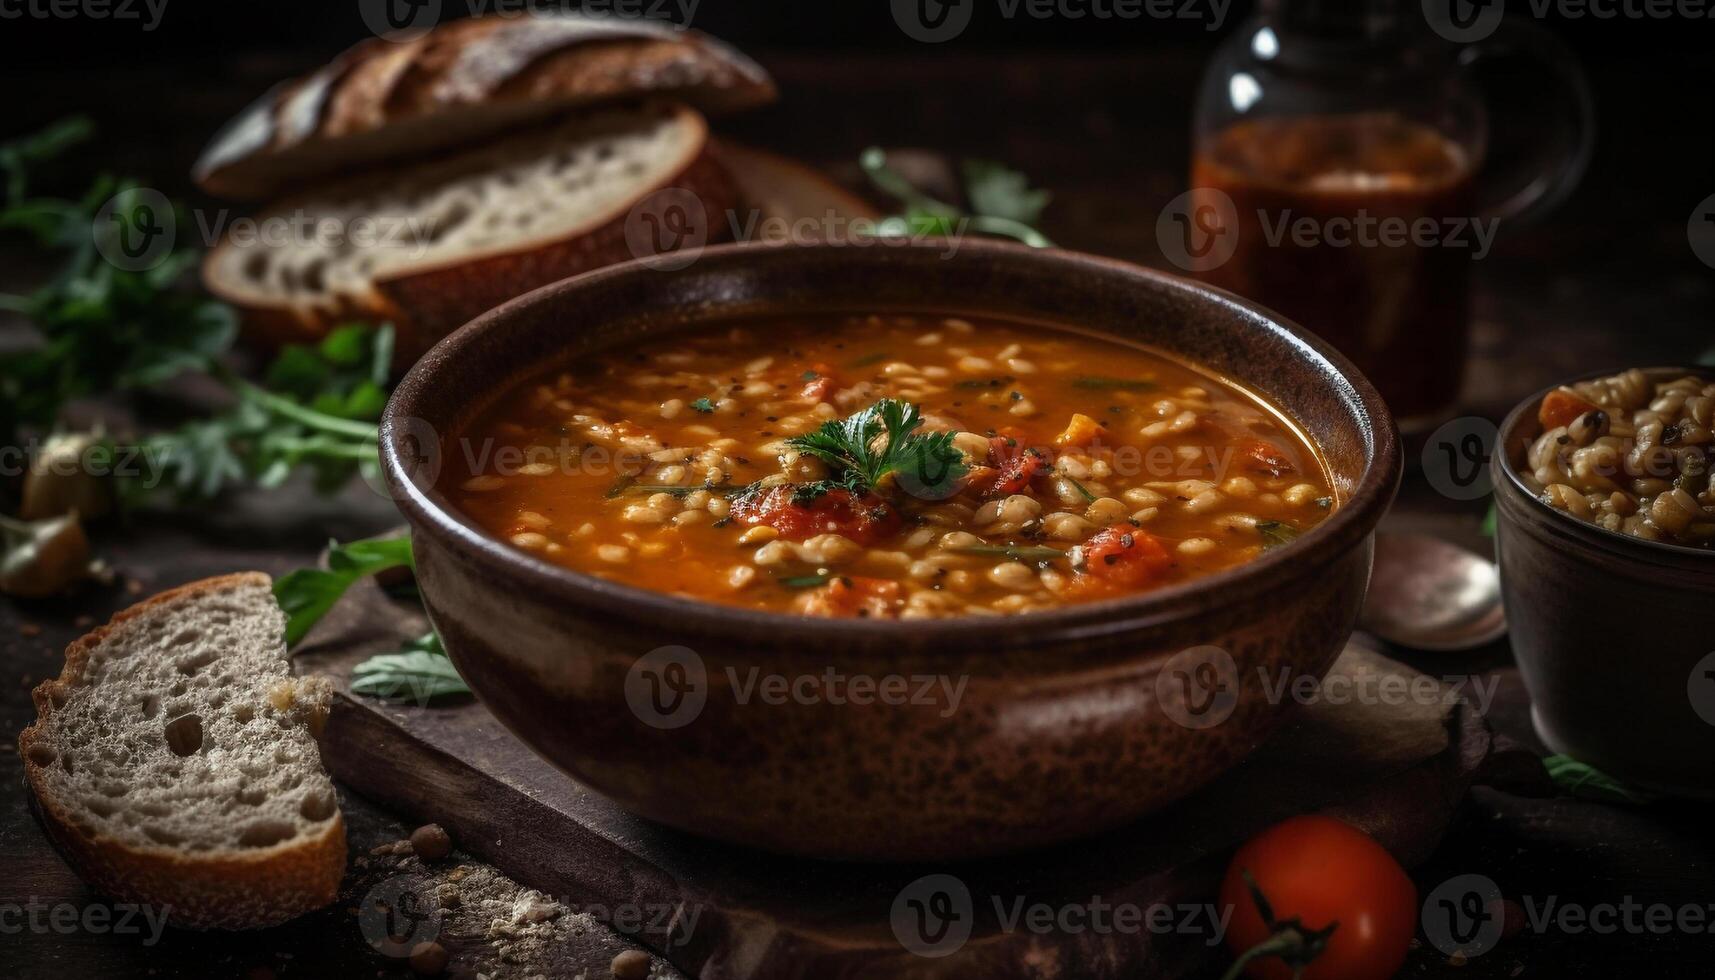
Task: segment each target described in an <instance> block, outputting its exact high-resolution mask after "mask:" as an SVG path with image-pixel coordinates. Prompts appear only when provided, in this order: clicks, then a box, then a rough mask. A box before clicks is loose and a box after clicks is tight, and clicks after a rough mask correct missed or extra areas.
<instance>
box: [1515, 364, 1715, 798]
mask: <svg viewBox="0 0 1715 980" xmlns="http://www.w3.org/2000/svg"><path fill="white" fill-rule="evenodd" d="M1612 373H1614V372H1612V371H1604V372H1601V373H1599V374H1594V375H1588V376H1587V377H1602V376H1604V375H1608V374H1612ZM1647 373H1648V374H1649V375H1650V376H1651V377H1652V378H1655V379H1658V380H1664V379H1669V378H1682V377H1685V376H1686V375H1688V374H1690V375H1700V376H1703V377H1710V376H1711V375H1712V374H1715V372H1712V371H1711V370H1710V369H1709V368H1652V369H1650V370H1649V371H1648V372H1647ZM1574 380H1585V379H1583V378H1579V379H1574ZM1555 387H1558V386H1555ZM1552 390H1554V389H1553V387H1550V388H1547V389H1544V390H1543V391H1540V392H1537V393H1536V394H1535V395H1532V396H1531V397H1530V398H1528V399H1526V400H1525V401H1524V402H1523V403H1522V404H1520V405H1519V406H1518V407H1517V408H1515V409H1514V410H1513V411H1512V413H1511V414H1509V415H1508V416H1507V418H1506V421H1505V422H1503V423H1502V424H1501V431H1500V442H1499V445H1500V451H1499V452H1497V453H1496V454H1495V458H1494V469H1495V479H1494V484H1495V513H1496V522H1495V551H1496V555H1497V557H1498V559H1499V561H1500V566H1501V597H1502V601H1503V602H1505V604H1506V610H1507V625H1508V628H1509V629H1510V631H1511V633H1512V645H1513V650H1514V652H1515V654H1516V655H1517V657H1518V664H1519V671H1520V672H1521V673H1522V674H1523V675H1524V681H1525V685H1526V687H1528V688H1529V689H1530V697H1531V719H1532V721H1533V722H1534V724H1535V727H1536V731H1537V734H1538V735H1539V736H1540V737H1541V738H1542V740H1543V742H1545V743H1546V744H1547V745H1548V746H1549V747H1550V748H1551V749H1553V750H1554V751H1556V752H1561V753H1565V754H1567V755H1570V756H1572V757H1573V758H1575V759H1577V760H1579V761H1580V762H1584V763H1587V764H1589V765H1592V766H1595V767H1596V768H1597V769H1600V770H1602V771H1603V772H1606V773H1608V774H1609V775H1611V776H1614V777H1616V778H1619V779H1621V780H1624V781H1626V782H1629V783H1631V784H1633V785H1635V786H1639V787H1642V788H1649V789H1659V790H1664V791H1667V792H1671V793H1676V794H1682V795H1694V796H1702V797H1710V796H1715V628H1711V622H1712V620H1711V618H1710V611H1709V605H1710V601H1711V600H1712V599H1715V553H1711V552H1709V551H1705V550H1701V549H1697V548H1686V547H1682V546H1678V545H1671V544H1661V543H1659V542H1655V541H1648V540H1645V539H1643V538H1635V537H1631V536H1629V535H1624V534H1617V533H1614V532H1612V531H1608V530H1605V529H1603V528H1600V527H1597V526H1596V525H1594V524H1591V523H1588V522H1586V521H1581V520H1579V519H1577V518H1575V517H1573V516H1571V515H1569V514H1567V513H1565V512H1564V511H1560V510H1556V509H1555V508H1553V507H1550V506H1548V505H1547V504H1545V503H1543V502H1542V501H1541V500H1539V499H1537V497H1536V493H1535V491H1534V490H1533V489H1532V488H1531V486H1530V485H1529V484H1527V483H1526V482H1525V478H1524V475H1523V474H1524V473H1525V472H1527V471H1528V470H1527V464H1526V463H1525V454H1526V451H1527V450H1528V449H1529V447H1530V444H1531V443H1532V442H1534V441H1535V440H1536V437H1537V436H1539V435H1541V434H1542V426H1541V425H1540V424H1539V423H1538V422H1537V420H1536V413H1537V408H1538V406H1540V405H1541V403H1542V399H1543V396H1544V395H1546V394H1548V392H1549V391H1552Z"/></svg>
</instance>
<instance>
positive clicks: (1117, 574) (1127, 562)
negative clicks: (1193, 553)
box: [1084, 524, 1173, 589]
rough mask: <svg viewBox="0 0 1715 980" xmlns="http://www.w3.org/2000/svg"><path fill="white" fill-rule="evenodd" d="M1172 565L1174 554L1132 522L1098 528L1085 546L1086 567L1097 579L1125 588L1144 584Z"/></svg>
mask: <svg viewBox="0 0 1715 980" xmlns="http://www.w3.org/2000/svg"><path fill="white" fill-rule="evenodd" d="M1172 566H1173V556H1172V555H1169V554H1168V553H1167V549H1166V548H1164V547H1162V546H1161V542H1160V541H1158V540H1156V538H1155V536H1154V535H1152V534H1150V533H1149V532H1148V531H1145V530H1143V529H1142V528H1139V527H1133V526H1132V525H1130V524H1115V525H1113V526H1112V527H1105V528H1102V529H1101V530H1100V531H1097V532H1096V533H1095V535H1094V536H1093V537H1091V538H1090V540H1089V541H1088V542H1087V543H1085V545H1084V570H1085V571H1086V572H1088V573H1089V574H1090V575H1091V576H1092V577H1093V578H1095V579H1096V580H1098V581H1102V582H1107V583H1110V584H1112V585H1118V586H1122V587H1124V588H1128V589H1130V588H1136V587H1138V586H1140V585H1145V584H1147V583H1149V582H1150V581H1151V580H1153V579H1155V578H1156V577H1158V576H1160V575H1161V573H1163V572H1165V571H1167V570H1168V569H1169V568H1171V567H1172Z"/></svg>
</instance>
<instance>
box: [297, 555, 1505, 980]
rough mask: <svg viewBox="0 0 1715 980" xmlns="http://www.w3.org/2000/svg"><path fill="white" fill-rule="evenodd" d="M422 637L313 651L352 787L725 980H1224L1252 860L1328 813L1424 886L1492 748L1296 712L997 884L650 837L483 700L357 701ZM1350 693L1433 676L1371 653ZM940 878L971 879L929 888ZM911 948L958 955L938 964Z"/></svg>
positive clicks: (355, 598)
mask: <svg viewBox="0 0 1715 980" xmlns="http://www.w3.org/2000/svg"><path fill="white" fill-rule="evenodd" d="M425 629H426V621H425V620H424V619H423V616H422V613H421V610H420V609H419V608H417V607H416V606H414V605H412V604H408V603H400V602H396V601H394V600H392V599H390V598H388V597H387V596H386V595H384V594H383V593H382V592H381V591H380V590H379V589H377V588H375V587H374V586H373V585H370V584H368V583H364V584H363V585H362V586H361V587H359V588H357V589H354V590H353V592H352V594H351V595H350V596H349V597H348V599H347V600H346V601H345V602H343V603H342V604H341V605H340V606H339V607H338V608H337V609H336V610H335V612H334V613H333V614H332V615H330V616H329V618H328V619H327V620H326V621H324V622H323V623H322V624H321V625H319V626H318V627H317V629H316V631H315V632H314V633H312V634H311V636H310V638H309V640H308V642H307V643H306V644H305V645H304V646H303V647H302V648H301V652H300V653H299V654H298V656H297V658H296V663H297V666H298V669H299V670H300V671H316V672H323V673H327V674H330V675H332V676H333V677H334V678H335V679H336V680H337V681H338V683H339V687H340V692H341V696H340V699H339V701H338V703H337V704H336V707H335V710H334V712H333V714H332V717H331V718H330V720H329V724H328V728H327V732H326V738H325V740H324V752H325V755H326V761H327V764H328V766H329V768H330V769H331V770H332V772H333V773H334V775H335V777H336V778H337V779H338V780H339V781H340V782H341V783H342V784H344V786H346V787H347V788H349V789H351V790H354V791H356V792H358V793H361V794H363V795H364V796H366V797H369V798H371V799H373V800H375V801H376V802H378V803H381V804H383V805H385V806H387V807H390V808H393V809H395V810H398V811H400V812H401V813H403V814H406V815H408V816H410V817H412V818H414V819H417V820H421V821H424V822H429V821H434V822H437V823H440V824H441V825H442V826H444V827H446V828H447V829H448V830H449V831H450V832H451V833H452V835H453V837H454V839H455V840H456V841H457V842H458V844H459V845H460V846H461V847H463V848H464V849H466V850H468V851H470V852H471V853H473V854H475V855H477V856H479V857H481V858H482V859H483V860H485V861H488V862H489V863H491V864H493V865H495V866H496V867H498V868H499V869H500V870H502V871H503V872H505V873H506V874H508V875H510V876H512V877H513V878H516V879H517V880H519V881H521V882H523V883H525V884H527V885H530V886H531V887H534V888H537V889H540V890H541V891H544V892H547V893H548V894H550V895H552V896H554V897H556V898H558V899H560V900H562V901H564V902H566V903H567V904H569V905H571V906H572V907H573V908H574V909H583V910H588V911H591V912H592V913H594V914H595V915H596V917H597V918H598V919H599V920H602V921H606V922H608V923H610V924H611V925H612V926H613V927H614V928H616V929H618V930H619V931H621V932H624V933H627V934H628V935H631V936H632V937H633V938H635V939H636V940H637V941H639V942H641V943H642V944H644V945H646V946H649V947H651V948H653V949H655V950H656V951H657V952H659V953H660V954H661V955H662V956H664V957H666V958H667V959H668V960H670V961H671V962H673V963H674V964H675V965H676V966H678V967H679V968H680V969H682V970H684V971H685V973H686V974H688V975H691V976H700V977H704V978H708V980H724V978H758V980H765V978H776V977H781V978H785V977H816V978H827V977H846V976H899V975H906V976H924V977H929V976H982V977H988V978H1006V977H1019V978H1036V980H1049V978H1061V977H1086V978H1091V980H1100V978H1107V977H1114V978H1119V977H1126V978H1136V977H1166V976H1181V975H1184V974H1186V973H1187V972H1190V971H1195V970H1200V969H1204V970H1206V969H1207V968H1208V964H1210V963H1212V962H1214V960H1215V958H1217V957H1221V956H1223V955H1224V954H1223V953H1221V952H1220V951H1219V947H1218V945H1217V942H1218V941H1217V940H1215V938H1214V933H1213V931H1212V928H1211V926H1210V925H1209V920H1208V918H1207V913H1206V912H1203V911H1196V909H1197V907H1198V906H1201V905H1203V904H1204V903H1208V902H1209V901H1210V900H1211V897H1212V893H1213V891H1214V883H1215V881H1216V880H1218V877H1219V875H1220V873H1221V870H1222V869H1223V867H1224V863H1225V859H1226V855H1227V854H1228V853H1229V852H1230V851H1231V849H1232V848H1233V847H1234V846H1235V845H1236V844H1238V843H1239V842H1241V841H1243V840H1245V839H1246V838H1248V837H1249V836H1251V835H1252V834H1254V833H1256V832H1257V831H1259V830H1261V829H1262V828H1264V827H1266V826H1268V825H1269V824H1272V823H1274V822H1276V821H1278V820H1281V819H1283V818H1285V817H1287V816H1290V815H1293V814H1298V813H1306V812H1314V811H1329V812H1334V813H1337V814H1338V815H1340V816H1342V817H1344V818H1345V819H1347V820H1349V821H1351V822H1352V823H1354V824H1356V825H1358V826H1361V827H1363V828H1365V829H1366V830H1368V831H1370V832H1371V833H1372V834H1373V835H1375V836H1376V837H1377V839H1378V840H1380V841H1382V843H1383V844H1385V845H1386V846H1387V847H1388V848H1389V849H1390V850H1392V851H1393V852H1394V854H1395V855H1396V856H1398V857H1399V858H1400V859H1401V861H1402V862H1404V863H1406V864H1407V865H1408V866H1409V865H1411V864H1414V863H1416V862H1417V861H1419V860H1421V859H1422V858H1424V857H1425V856H1427V854H1428V853H1429V851H1430V850H1432V849H1433V848H1434V846H1435V844H1436V842H1437V840H1438V839H1439V838H1440V836H1441V833H1442V832H1443V830H1444V829H1445V827H1446V824H1447V821H1448V819H1449V818H1450V817H1451V815H1452V813H1453V810H1454V807H1455V806H1456V804H1457V803H1458V801H1459V800H1460V798H1461V797H1462V796H1463V795H1464V793H1465V790H1466V787H1467V786H1468V785H1469V783H1470V781H1471V778H1472V776H1473V774H1474V773H1475V771H1476V769H1477V767H1478V766H1479V765H1480V764H1481V763H1482V761H1483V759H1484V758H1485V757H1486V756H1487V754H1488V752H1489V747H1490V740H1489V733H1488V730H1487V729H1486V727H1485V726H1484V725H1483V723H1482V721H1481V720H1480V718H1478V717H1477V715H1476V712H1475V711H1474V710H1471V709H1470V708H1469V707H1467V706H1465V705H1463V704H1457V703H1455V704H1449V705H1446V706H1439V705H1431V706H1412V707H1401V706H1398V705H1391V706H1390V705H1361V704H1355V703H1348V704H1331V703H1326V702H1321V703H1316V704H1312V705H1308V706H1306V705H1294V706H1292V708H1290V709H1289V710H1291V711H1292V712H1293V714H1292V715H1291V717H1290V718H1289V720H1288V721H1287V722H1286V723H1285V724H1284V726H1283V728H1282V729H1281V730H1279V731H1278V732H1277V733H1276V735H1275V736H1274V737H1272V738H1271V739H1270V740H1269V741H1268V742H1267V743H1266V744H1265V745H1263V746H1262V747H1261V748H1260V749H1258V750H1257V752H1256V753H1254V754H1253V755H1252V756H1251V757H1250V758H1249V759H1247V760H1246V761H1245V762H1244V763H1243V764H1241V765H1240V766H1239V767H1237V768H1236V769H1233V770H1231V771H1229V772H1228V773H1226V774H1224V775H1222V776H1221V777H1220V778H1218V779H1217V780H1215V781H1214V782H1213V783H1212V784H1211V785H1209V786H1208V787H1206V788H1204V789H1203V790H1202V791H1200V792H1198V793H1197V794H1195V795H1194V796H1193V797H1191V798H1189V799H1187V800H1184V801H1182V802H1181V803H1180V804H1178V805H1176V806H1174V807H1172V808H1170V809H1169V810H1167V811H1165V812H1163V813H1160V814H1157V815H1154V816H1152V817H1149V818H1147V819H1145V820H1143V821H1140V822H1139V823H1137V824H1136V825H1134V826H1131V827H1127V828H1124V829H1122V830H1119V831H1114V832H1111V833H1108V834H1104V835H1102V836H1098V837H1095V838H1091V839H1089V840H1086V841H1081V842H1077V843H1074V844H1069V845H1064V846H1060V847H1056V848H1052V849H1049V850H1042V851H1036V852H1031V853H1026V854H1021V855H1016V856H1013V857H1009V858H1004V859H997V860H989V861H984V862H978V863H967V864H959V865H946V866H923V865H913V866H897V865H852V864H834V863H823V862H815V861H806V860H801V859H791V858H783V857H777V856H773V855H768V854H763V853H759V852H755V851H750V850H746V849H742V848H737V847H732V846H729V845H724V844H720V843H715V842H711V841H706V840H703V839H700V838H696V837H692V836H689V835H686V834H684V833H681V832H678V831H674V830H670V829H668V828H664V827H660V826H657V825H654V824H650V823H648V822H646V821H643V820H640V819H638V818H635V817H632V816H630V815H629V814H627V813H625V812H624V811H622V810H620V809H619V808H618V807H617V806H614V805H613V804H611V803H609V802H608V801H607V800H605V799H604V798H602V797H601V796H599V795H597V794H596V793H594V792H593V791H591V790H589V789H588V788H586V787H584V786H582V785H580V784H579V783H578V782H577V781H575V780H573V779H572V778H570V777H568V776H566V775H564V774H562V773H561V772H559V771H558V770H556V769H554V768H553V767H551V766H550V765H549V764H548V763H546V762H545V761H543V760H542V759H540V758H539V757H538V756H536V755H535V754H534V753H533V752H531V750H530V749H528V748H526V747H525V746H524V744H523V743H521V742H520V741H518V740H517V739H516V738H515V737H513V736H512V734H511V733H509V732H508V731H507V730H506V729H505V728H504V727H503V726H502V725H500V724H499V723H498V722H497V721H496V720H495V719H494V717H493V716H492V715H490V714H489V713H488V712H487V711H486V710H485V709H484V708H483V707H482V706H481V705H480V704H479V703H477V702H475V701H474V700H471V699H469V698H460V699H455V700H454V701H452V702H450V703H445V704H438V705H434V706H421V705H417V704H384V703H381V702H379V701H376V700H374V699H371V698H365V697H355V696H352V695H351V694H350V693H349V691H347V689H346V686H345V684H346V681H347V680H348V679H349V677H350V671H351V667H352V665H354V664H355V663H357V662H358V661H360V660H362V659H363V658H365V657H367V656H369V655H370V654H372V653H375V652H378V651H385V650H390V649H398V648H399V646H400V645H401V642H402V641H403V640H405V639H407V638H410V637H413V636H417V635H420V634H421V633H423V632H424V631H425ZM1333 674H1336V675H1346V676H1350V677H1353V678H1358V677H1365V676H1374V675H1387V674H1393V675H1399V676H1401V677H1403V678H1406V679H1410V678H1415V677H1416V676H1417V675H1416V673H1415V672H1414V671H1412V670H1410V669H1409V668H1407V667H1404V666H1403V665H1401V664H1398V663H1395V662H1393V661H1391V660H1388V659H1386V658H1385V657H1382V656H1380V655H1379V654H1377V653H1375V652H1373V651H1372V650H1369V649H1366V648H1365V647H1364V646H1362V645H1360V644H1358V643H1354V644H1353V645H1352V646H1350V647H1348V649H1347V650H1346V652H1345V654H1343V655H1342V657H1341V658H1340V660H1339V661H1338V662H1337V663H1336V664H1335V667H1334V668H1333ZM900 832H901V833H909V832H910V815H909V814H901V817H900ZM930 875H936V876H941V875H950V876H952V877H951V878H944V877H936V878H929V879H928V880H924V879H925V878H926V876H930ZM1093 902H1094V903H1096V905H1095V908H1096V909H1097V912H1096V914H1097V915H1098V916H1102V915H1103V913H1101V911H1100V909H1101V907H1103V906H1105V907H1106V908H1108V909H1114V908H1117V907H1128V908H1129V907H1136V908H1137V909H1138V910H1139V912H1138V913H1135V914H1137V915H1138V916H1139V918H1138V919H1137V920H1136V921H1137V922H1139V923H1144V925H1141V926H1121V925H1120V923H1119V920H1118V919H1117V918H1114V917H1113V916H1112V914H1111V913H1108V914H1107V915H1106V916H1105V917H1104V918H1103V921H1104V922H1105V923H1106V926H1095V925H1085V924H1083V923H1084V922H1085V921H1086V920H1085V918H1084V916H1086V915H1087V914H1088V910H1090V909H1091V908H1092V903H1093ZM1158 905H1159V906H1166V907H1168V909H1167V910H1165V911H1161V912H1157V913H1154V914H1155V915H1157V916H1161V917H1162V918H1157V919H1156V920H1154V921H1156V922H1157V923H1158V924H1165V923H1167V922H1168V921H1171V922H1173V923H1174V924H1176V925H1178V924H1182V923H1185V922H1187V921H1189V922H1191V923H1192V925H1193V928H1194V929H1195V930H1196V931H1177V930H1174V931H1166V932H1152V931H1150V929H1149V928H1148V927H1147V923H1148V921H1149V919H1148V918H1147V915H1148V912H1147V910H1148V909H1150V908H1151V907H1154V906H1158ZM1037 906H1042V907H1045V908H1047V909H1050V910H1053V911H1054V913H1055V914H1056V916H1057V917H1059V919H1060V921H1061V923H1063V924H1062V925H1060V926H1049V927H1047V928H1042V929H1035V930H1033V929H1032V927H1030V926H1029V925H1028V920H1024V919H1018V918H1016V915H1015V913H1018V912H1020V911H1024V910H1030V909H1033V908H1035V907H1037ZM1066 910H1071V911H1070V912H1069V913H1068V912H1066ZM1035 914H1042V913H1040V912H1038V913H1035ZM1128 914H1132V913H1128ZM1167 917H1171V919H1170V920H1169V918H1167ZM1009 920H1010V921H1009ZM1089 921H1091V922H1094V920H1093V919H1092V920H1089ZM925 923H926V924H927V925H928V927H929V928H928V933H929V935H927V936H924V935H923V931H922V929H921V926H922V925H923V924H925ZM948 924H951V926H952V927H951V928H950V929H947V928H942V927H946V926H948ZM966 926H968V927H969V929H970V932H969V935H968V937H967V938H964V939H963V941H962V942H961V941H959V937H960V935H961V934H962V932H963V929H964V928H965V927H966ZM901 937H904V938H903V939H902V938H901ZM913 937H916V938H913ZM906 942H912V943H913V944H914V945H915V946H917V947H918V948H920V949H923V950H926V951H928V952H934V953H939V954H943V955H936V956H932V957H931V956H923V955H918V954H917V953H913V952H911V951H909V950H908V949H907V948H906V946H905V945H904V943H906Z"/></svg>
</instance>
